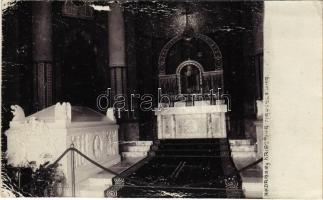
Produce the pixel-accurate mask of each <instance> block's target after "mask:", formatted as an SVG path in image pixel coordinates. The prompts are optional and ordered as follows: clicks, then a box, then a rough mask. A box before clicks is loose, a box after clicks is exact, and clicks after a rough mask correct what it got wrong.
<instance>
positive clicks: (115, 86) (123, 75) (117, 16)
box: [108, 3, 139, 140]
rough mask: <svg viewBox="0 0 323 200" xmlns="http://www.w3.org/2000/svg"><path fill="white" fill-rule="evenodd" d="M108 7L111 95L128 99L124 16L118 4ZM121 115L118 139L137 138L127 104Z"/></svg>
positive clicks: (137, 131)
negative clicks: (109, 9)
mask: <svg viewBox="0 0 323 200" xmlns="http://www.w3.org/2000/svg"><path fill="white" fill-rule="evenodd" d="M110 8H111V11H110V12H109V16H108V27H109V28H108V30H109V39H108V42H109V69H110V79H111V94H112V96H113V97H114V95H120V94H122V95H124V96H125V97H126V98H128V99H129V98H130V97H129V96H130V95H128V89H127V80H128V78H127V65H126V46H125V43H126V42H125V24H124V16H123V12H122V8H121V5H120V4H118V3H115V4H112V5H110ZM131 75H135V74H131ZM127 103H129V102H127ZM121 116H122V117H121V119H119V120H118V121H119V123H120V137H119V138H120V140H139V125H138V123H137V122H135V121H134V120H133V119H131V117H129V116H131V111H130V109H129V107H128V104H127V108H126V110H125V111H123V112H122V115H121Z"/></svg>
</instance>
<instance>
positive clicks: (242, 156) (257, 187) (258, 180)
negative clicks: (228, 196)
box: [229, 139, 263, 198]
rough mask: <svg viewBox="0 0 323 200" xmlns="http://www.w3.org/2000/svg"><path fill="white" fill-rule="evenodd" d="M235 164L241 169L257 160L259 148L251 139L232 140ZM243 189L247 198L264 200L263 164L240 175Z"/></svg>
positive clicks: (231, 147) (231, 146)
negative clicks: (261, 199) (262, 199)
mask: <svg viewBox="0 0 323 200" xmlns="http://www.w3.org/2000/svg"><path fill="white" fill-rule="evenodd" d="M229 143H230V149H231V156H232V159H233V162H234V163H235V166H236V168H237V169H241V168H243V167H245V166H247V165H249V164H250V163H253V162H255V161H256V160H257V152H256V151H257V148H256V145H255V144H252V142H251V140H249V139H240V140H230V141H229ZM240 176H241V180H242V189H243V191H244V194H245V196H246V198H262V192H263V174H262V162H260V163H258V164H257V165H255V166H253V167H251V168H249V169H247V170H245V171H242V172H241V173H240Z"/></svg>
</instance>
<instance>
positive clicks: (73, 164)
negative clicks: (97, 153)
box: [48, 143, 119, 197]
mask: <svg viewBox="0 0 323 200" xmlns="http://www.w3.org/2000/svg"><path fill="white" fill-rule="evenodd" d="M69 151H71V179H72V180H71V184H72V197H75V152H76V153H77V154H79V155H80V156H82V157H83V158H85V159H86V160H87V161H89V162H90V163H92V164H93V165H95V166H97V167H99V168H101V169H102V170H104V171H107V172H109V173H111V174H113V175H119V174H118V173H116V172H114V171H112V170H110V169H108V168H106V167H104V166H102V165H100V164H99V163H97V162H95V161H94V160H92V159H91V158H89V157H88V156H86V155H85V154H83V153H82V152H81V151H79V150H78V149H76V148H75V147H74V144H73V143H72V144H71V146H70V147H69V148H68V149H66V150H65V151H64V152H63V153H62V155H60V156H59V157H58V158H57V159H56V160H55V162H53V163H52V164H50V165H49V166H48V167H51V166H55V165H56V164H57V163H58V162H59V161H60V160H61V159H62V158H63V157H64V156H65V155H66V154H67V153H68V152H69Z"/></svg>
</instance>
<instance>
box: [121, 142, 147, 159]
mask: <svg viewBox="0 0 323 200" xmlns="http://www.w3.org/2000/svg"><path fill="white" fill-rule="evenodd" d="M152 144H153V142H152V141H127V142H125V143H124V144H122V145H121V151H122V153H121V155H122V157H123V158H136V157H145V156H147V152H148V151H149V150H150V146H151V145H152Z"/></svg>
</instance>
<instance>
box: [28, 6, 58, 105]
mask: <svg viewBox="0 0 323 200" xmlns="http://www.w3.org/2000/svg"><path fill="white" fill-rule="evenodd" d="M32 4H33V5H32V14H33V16H32V26H33V27H32V29H33V62H34V65H33V67H34V68H33V92H34V94H33V96H34V100H33V103H34V105H33V109H34V110H35V111H37V110H41V109H43V108H46V107H48V106H50V105H52V104H53V66H52V64H53V56H52V13H51V10H52V7H51V2H50V1H35V2H33V3H32Z"/></svg>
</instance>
